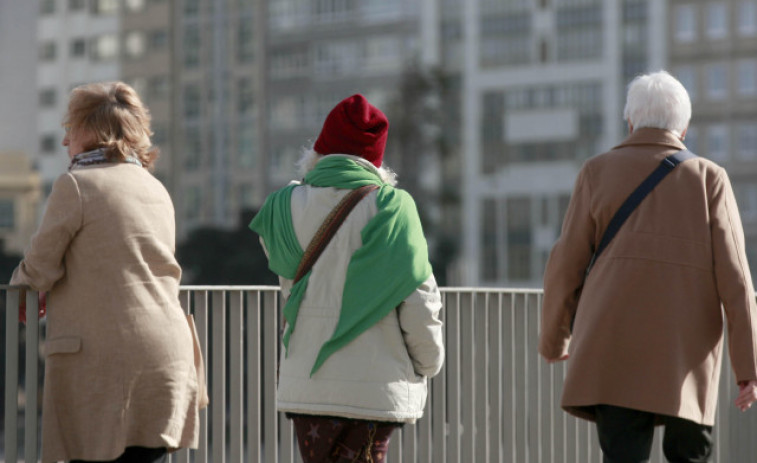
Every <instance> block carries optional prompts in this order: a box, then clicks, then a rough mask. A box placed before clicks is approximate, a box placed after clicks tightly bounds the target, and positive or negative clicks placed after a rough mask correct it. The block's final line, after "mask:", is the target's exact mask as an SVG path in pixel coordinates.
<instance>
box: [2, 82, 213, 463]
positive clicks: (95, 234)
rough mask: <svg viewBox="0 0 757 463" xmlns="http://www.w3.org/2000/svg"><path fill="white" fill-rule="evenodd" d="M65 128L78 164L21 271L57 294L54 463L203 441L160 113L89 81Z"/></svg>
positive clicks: (127, 90)
mask: <svg viewBox="0 0 757 463" xmlns="http://www.w3.org/2000/svg"><path fill="white" fill-rule="evenodd" d="M64 127H65V130H66V135H65V137H64V138H63V145H64V146H66V147H67V148H68V154H69V157H70V159H71V164H70V167H69V171H68V172H66V173H64V174H62V175H61V176H60V177H58V179H57V180H56V181H55V183H54V185H53V189H52V192H51V193H50V197H49V199H48V203H47V208H46V210H45V213H44V216H43V218H42V223H41V225H40V227H39V229H38V230H37V232H36V233H35V235H34V236H33V237H32V241H31V245H30V247H29V248H28V250H27V251H26V253H25V255H24V258H23V260H22V261H21V263H20V264H19V266H18V267H17V268H16V270H15V271H14V272H13V276H12V278H11V284H12V285H27V286H29V287H31V288H32V289H34V290H36V291H40V292H44V291H47V294H48V295H47V303H48V305H49V308H48V310H47V318H48V323H47V336H46V340H45V344H44V353H45V356H46V361H45V383H44V393H43V405H42V462H43V463H51V462H57V461H62V460H65V461H71V462H83V461H88V462H118V463H132V462H133V463H151V462H164V461H166V454H167V452H168V451H172V450H175V449H178V448H196V447H197V444H198V438H199V425H200V422H199V418H198V414H199V409H200V408H201V407H202V406H204V405H205V404H206V403H207V396H206V395H205V393H204V389H203V385H204V378H202V377H201V376H202V375H201V374H199V373H198V366H199V363H196V362H198V361H199V359H198V357H196V356H195V346H196V344H195V343H196V338H195V337H194V331H193V326H191V325H190V324H189V323H187V318H186V317H185V315H184V311H183V310H182V308H181V306H180V304H179V297H178V296H179V279H180V276H181V268H180V267H179V265H178V263H177V262H176V259H175V258H174V246H175V224H174V209H173V205H172V203H171V198H170V197H169V195H168V192H167V191H166V189H165V188H164V187H163V185H162V184H161V183H160V182H159V181H158V180H157V179H156V178H155V177H154V176H153V175H152V174H151V173H150V172H148V169H150V168H151V167H152V165H153V162H154V161H155V159H156V157H157V154H158V153H157V149H156V148H154V147H152V144H151V142H150V135H151V134H152V132H151V131H150V116H149V112H148V110H147V108H146V107H145V106H144V105H143V104H142V102H141V101H140V99H139V97H138V95H137V94H136V92H135V91H134V89H132V88H131V87H130V86H128V85H126V84H124V83H122V82H109V83H95V84H88V85H83V86H80V87H77V88H75V89H74V90H73V91H72V92H71V97H70V101H69V104H68V112H67V114H66V116H65V119H64ZM36 315H37V314H35V316H36ZM198 352H199V351H198Z"/></svg>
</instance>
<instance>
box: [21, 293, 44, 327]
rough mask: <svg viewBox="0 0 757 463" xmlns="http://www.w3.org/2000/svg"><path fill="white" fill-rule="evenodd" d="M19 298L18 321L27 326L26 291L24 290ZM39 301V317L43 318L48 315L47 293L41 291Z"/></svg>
mask: <svg viewBox="0 0 757 463" xmlns="http://www.w3.org/2000/svg"><path fill="white" fill-rule="evenodd" d="M18 297H19V298H20V300H19V301H18V321H20V322H21V323H23V324H24V325H26V291H25V290H23V289H22V290H21V291H20V293H19V296H18ZM38 301H39V305H38V310H37V316H38V317H39V318H43V317H44V316H45V315H46V314H47V293H45V292H43V291H40V292H39V299H38Z"/></svg>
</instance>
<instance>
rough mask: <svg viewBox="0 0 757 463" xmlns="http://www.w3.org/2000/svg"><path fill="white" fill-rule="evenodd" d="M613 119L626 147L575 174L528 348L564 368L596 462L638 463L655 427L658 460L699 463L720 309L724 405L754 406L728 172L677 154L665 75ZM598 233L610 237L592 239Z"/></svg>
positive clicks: (566, 397) (703, 457) (756, 381)
mask: <svg viewBox="0 0 757 463" xmlns="http://www.w3.org/2000/svg"><path fill="white" fill-rule="evenodd" d="M624 117H625V120H626V121H627V122H628V128H629V133H630V134H629V136H628V138H626V139H625V140H624V141H623V142H621V143H620V144H619V145H618V146H616V147H614V148H613V149H612V150H610V151H609V152H607V153H604V154H601V155H599V156H596V157H594V158H591V159H589V160H588V161H586V162H585V163H584V165H583V167H582V168H581V170H580V172H579V174H578V178H577V180H576V184H575V188H574V190H573V195H572V197H571V199H570V203H569V206H568V209H567V212H566V215H565V219H564V222H563V226H562V232H561V234H560V237H559V239H558V240H557V242H556V244H555V245H554V248H553V249H552V251H551V254H550V256H549V260H548V262H547V265H546V269H545V273H544V303H543V312H542V320H541V332H540V339H539V352H540V353H541V355H542V356H544V358H545V359H547V360H548V361H550V362H556V361H562V360H568V365H567V375H566V378H565V384H564V390H563V395H562V407H563V409H564V410H565V411H567V412H568V413H571V414H573V415H575V416H577V417H580V418H584V419H587V420H591V421H594V422H596V427H597V432H598V435H599V444H600V446H601V448H602V452H603V455H604V462H605V463H636V462H645V461H648V460H649V456H650V452H651V444H652V436H653V430H654V427H655V425H663V426H664V438H663V450H664V453H665V456H666V458H667V459H668V460H669V461H671V462H706V461H709V459H710V455H711V453H712V447H713V441H712V429H713V428H712V427H713V425H714V422H715V411H716V406H717V398H718V381H719V378H720V366H721V357H722V349H723V327H724V320H723V314H725V321H726V322H727V327H728V343H729V354H730V359H731V365H732V366H733V372H734V374H735V380H736V382H737V383H738V385H739V388H740V393H739V395H738V397H737V398H736V401H735V405H736V406H737V407H738V408H739V409H741V410H742V411H743V410H746V409H748V408H749V407H751V405H752V404H753V403H754V401H755V400H756V399H757V305H756V304H755V293H754V288H753V286H752V279H751V274H750V271H749V265H748V263H747V259H746V254H745V249H744V235H743V230H742V225H741V220H740V218H739V212H738V208H737V207H736V200H735V198H734V194H733V190H732V188H731V183H730V181H729V178H728V175H727V174H726V171H725V170H724V169H723V168H721V167H719V166H718V165H717V164H715V163H714V162H712V161H709V160H707V159H705V158H704V157H698V156H694V155H692V154H690V153H689V152H687V151H686V147H685V145H684V143H683V140H684V138H685V135H686V130H687V127H688V124H689V119H690V118H691V103H690V100H689V96H688V94H687V93H686V90H685V88H684V87H683V86H682V85H681V83H680V82H678V81H677V80H676V79H675V78H674V77H673V76H671V75H670V74H668V73H667V72H665V71H660V72H655V73H651V74H647V75H642V76H639V77H637V78H636V79H634V80H633V81H632V82H631V84H630V85H629V87H628V94H627V100H626V106H625V110H624ZM668 156H672V157H671V158H668V159H667V160H665V159H666V158H667V157H668ZM662 163H665V164H666V165H667V167H660V169H662V170H663V171H665V172H666V175H665V176H664V178H662V180H660V181H659V183H657V185H656V186H654V187H653V189H651V190H650V189H649V188H646V190H647V191H648V194H647V196H646V197H643V199H641V200H640V202H639V201H637V205H636V206H635V208H633V207H631V210H632V212H630V213H626V214H624V213H623V212H621V213H619V215H620V214H622V215H624V216H625V217H627V219H626V220H625V222H622V221H621V225H619V226H618V225H617V219H613V218H614V217H615V216H616V212H617V211H618V210H619V209H621V205H622V204H624V202H625V201H626V199H627V198H628V197H629V196H630V195H631V193H632V192H633V191H634V190H635V189H636V188H637V187H639V185H640V184H641V183H642V181H644V180H645V179H647V178H648V176H649V175H650V173H652V172H653V171H655V170H656V169H657V168H658V166H660V165H662ZM671 166H673V167H671ZM649 178H651V176H650V177H649ZM641 189H645V188H644V187H642V188H641ZM627 206H628V204H627V203H626V207H627ZM625 212H628V211H627V210H626V211H625ZM608 228H609V229H610V230H611V232H616V234H615V235H614V238H609V239H603V237H606V236H609V235H606V230H608ZM597 252H599V254H597ZM592 264H593V265H592ZM587 269H588V272H587Z"/></svg>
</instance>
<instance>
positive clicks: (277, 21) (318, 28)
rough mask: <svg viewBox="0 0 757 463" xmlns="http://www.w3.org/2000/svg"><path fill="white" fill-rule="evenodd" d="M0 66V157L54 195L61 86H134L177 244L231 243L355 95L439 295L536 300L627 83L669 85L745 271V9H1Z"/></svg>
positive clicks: (617, 124)
mask: <svg viewBox="0 0 757 463" xmlns="http://www.w3.org/2000/svg"><path fill="white" fill-rule="evenodd" d="M8 25H12V26H13V27H10V26H8ZM29 30H32V31H34V33H29ZM30 57H31V58H30ZM0 64H1V65H2V68H3V72H2V73H0V79H2V80H0V84H3V85H0V95H1V96H2V104H1V105H0V150H3V149H6V150H8V149H14V150H19V149H20V150H23V151H25V152H26V153H28V155H29V158H30V159H31V160H32V161H33V163H34V166H36V168H37V169H38V171H39V175H40V176H41V179H42V184H43V186H44V191H45V192H46V193H47V192H49V189H50V186H51V184H52V181H53V180H54V178H55V177H56V176H57V175H58V174H59V173H60V172H62V171H63V170H64V169H65V166H66V164H67V158H66V155H65V150H64V148H63V147H62V146H60V141H61V139H62V136H63V132H62V130H61V128H60V120H61V117H62V115H63V114H64V112H65V105H66V102H67V98H68V92H69V91H70V89H71V88H72V87H73V86H75V85H78V84H80V83H84V82H90V81H97V80H113V79H122V80H125V81H127V82H129V83H131V84H132V85H133V86H134V87H135V88H136V89H137V91H138V92H139V93H140V95H142V96H143V98H144V100H145V102H146V103H147V105H148V106H149V107H150V109H151V111H152V114H153V126H154V131H155V136H154V139H153V140H154V142H155V144H156V145H158V146H159V147H160V148H161V151H162V156H161V159H160V160H159V162H158V164H157V167H156V175H157V176H158V178H160V179H161V180H162V181H163V182H164V183H165V185H166V186H167V188H168V189H169V191H170V192H171V194H172V197H173V199H174V202H175V205H176V212H177V223H178V229H179V240H183V239H185V238H187V237H188V236H190V235H191V234H192V232H193V230H197V229H198V228H201V227H208V226H213V227H221V228H225V229H232V228H235V227H236V228H238V227H240V226H244V225H245V223H244V221H245V220H246V219H243V217H244V211H247V210H254V209H256V208H257V207H259V206H260V204H261V202H262V201H263V199H264V198H265V196H266V195H267V194H268V193H269V192H270V191H272V190H273V189H275V188H277V187H280V186H282V185H284V184H285V183H287V182H288V181H289V180H291V179H293V178H296V175H297V173H296V168H295V162H296V160H297V159H298V158H299V156H300V152H301V149H302V148H303V147H306V146H310V145H311V144H312V142H313V141H314V140H315V138H316V137H317V135H318V132H319V130H320V126H321V124H322V122H323V119H324V117H325V116H326V114H327V113H328V111H329V110H330V109H331V107H333V105H334V104H336V103H337V102H338V101H339V100H341V99H342V98H344V97H346V96H349V95H350V94H352V93H356V92H360V93H363V94H364V95H366V96H367V97H368V99H369V100H370V101H372V102H373V103H374V104H376V105H377V106H378V107H380V108H382V109H383V110H384V111H385V112H386V113H387V115H388V117H389V120H390V124H391V129H390V134H389V142H388V145H387V154H386V157H385V162H386V163H387V165H389V166H390V167H392V168H393V169H394V170H396V171H397V172H398V173H399V179H400V185H401V186H402V187H404V188H406V189H408V190H409V191H410V192H411V193H412V194H413V195H414V197H415V198H416V200H417V202H418V205H419V209H420V212H421V215H422V219H423V221H424V224H425V227H426V232H427V234H428V235H429V242H430V245H431V252H432V256H433V261H434V262H433V263H434V268H435V272H436V273H437V275H438V276H439V275H440V276H441V277H440V280H442V281H443V282H444V283H446V284H449V285H484V286H491V285H498V286H531V287H537V286H540V285H541V276H542V272H543V268H544V263H545V262H546V258H547V256H548V253H549V250H550V249H551V246H552V244H553V243H554V241H555V239H556V238H557V237H558V236H559V229H560V225H561V223H562V217H563V215H564V212H565V209H566V207H567V203H568V200H569V197H570V192H571V190H572V187H573V182H574V181H575V177H576V174H577V172H578V169H579V168H580V166H581V164H582V162H583V161H584V160H585V159H587V158H588V157H590V156H593V155H595V154H597V153H600V152H602V151H606V150H608V149H609V148H611V147H612V146H614V145H616V144H617V143H619V142H620V141H621V140H622V139H623V138H624V137H625V134H626V127H625V123H624V122H623V120H622V110H623V104H624V99H625V87H626V85H627V83H628V82H629V81H630V79H632V78H633V77H634V76H635V75H637V74H639V73H642V72H647V71H653V70H658V69H661V68H666V69H669V70H670V71H671V72H672V73H673V74H674V75H676V76H677V77H678V78H679V79H680V80H681V81H682V82H683V83H684V85H685V86H686V87H687V89H688V90H689V92H690V94H691V96H692V100H693V103H694V118H693V119H692V126H691V128H690V130H689V135H688V136H687V140H686V142H687V144H688V145H689V147H690V148H691V149H692V150H694V151H695V152H698V153H699V154H701V155H704V156H707V157H710V158H712V159H713V160H715V161H716V162H718V163H720V164H721V165H723V166H725V167H726V168H727V169H728V170H729V173H730V174H731V176H732V178H733V182H734V185H735V188H736V191H737V194H738V200H739V205H740V208H741V211H742V216H743V217H742V218H743V219H744V225H745V230H746V232H747V236H748V245H747V246H748V252H749V255H750V257H752V259H751V261H752V264H753V267H755V268H757V261H755V259H754V258H755V257H757V251H756V250H757V182H755V179H756V178H757V105H755V103H756V102H757V101H755V99H756V98H757V0H715V1H710V0H707V1H705V0H697V1H694V0H223V1H221V0H33V1H24V2H14V1H11V0H0ZM6 69H10V74H7V73H6ZM11 81H12V82H13V84H12V85H8V84H7V82H11ZM6 102H10V103H11V104H6ZM24 121H25V122H24ZM18 140H21V142H19V141H18ZM253 241H254V240H253ZM250 283H255V282H252V281H251V282H250Z"/></svg>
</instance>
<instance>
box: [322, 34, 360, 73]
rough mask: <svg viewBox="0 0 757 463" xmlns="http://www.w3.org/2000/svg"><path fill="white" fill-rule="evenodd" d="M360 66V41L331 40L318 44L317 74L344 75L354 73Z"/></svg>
mask: <svg viewBox="0 0 757 463" xmlns="http://www.w3.org/2000/svg"><path fill="white" fill-rule="evenodd" d="M357 69H359V66H358V43H356V42H355V41H354V40H353V41H349V42H330V43H322V44H319V45H317V46H316V50H315V73H316V74H317V75H329V76H342V75H347V74H349V73H354V72H355V71H356V70H357Z"/></svg>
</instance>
